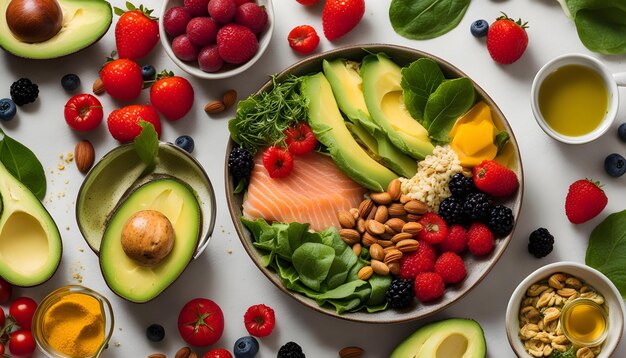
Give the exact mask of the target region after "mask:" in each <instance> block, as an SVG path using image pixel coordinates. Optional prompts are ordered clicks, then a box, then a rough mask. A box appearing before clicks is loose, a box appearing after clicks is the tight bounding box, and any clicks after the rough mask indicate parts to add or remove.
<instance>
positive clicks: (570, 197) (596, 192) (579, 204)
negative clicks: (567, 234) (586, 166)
mask: <svg viewBox="0 0 626 358" xmlns="http://www.w3.org/2000/svg"><path fill="white" fill-rule="evenodd" d="M607 202H608V199H607V197H606V194H604V190H602V189H601V186H600V183H599V182H594V181H591V180H589V179H581V180H577V181H575V182H574V183H572V185H570V187H569V191H568V192H567V197H566V198H565V214H566V215H567V219H569V221H570V222H571V223H572V224H581V223H584V222H585V221H588V220H591V219H593V218H595V217H596V216H597V215H598V214H600V212H601V211H602V210H604V207H606V204H607Z"/></svg>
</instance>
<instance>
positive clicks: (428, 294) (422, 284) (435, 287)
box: [415, 272, 446, 302]
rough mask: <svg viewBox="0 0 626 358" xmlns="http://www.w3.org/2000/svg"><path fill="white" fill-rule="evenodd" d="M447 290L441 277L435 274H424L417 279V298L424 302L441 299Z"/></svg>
mask: <svg viewBox="0 0 626 358" xmlns="http://www.w3.org/2000/svg"><path fill="white" fill-rule="evenodd" d="M445 288H446V286H445V284H444V283H443V279H442V278H441V276H439V275H438V274H436V273H434V272H423V273H420V274H419V275H417V277H415V297H417V299H418V300H420V301H422V302H429V301H434V300H436V299H438V298H440V297H441V296H443V291H444V290H445Z"/></svg>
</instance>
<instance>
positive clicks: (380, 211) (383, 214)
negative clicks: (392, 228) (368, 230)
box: [374, 205, 389, 223]
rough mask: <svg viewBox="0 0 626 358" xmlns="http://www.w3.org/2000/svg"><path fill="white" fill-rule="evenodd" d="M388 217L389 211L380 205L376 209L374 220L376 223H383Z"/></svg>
mask: <svg viewBox="0 0 626 358" xmlns="http://www.w3.org/2000/svg"><path fill="white" fill-rule="evenodd" d="M388 217H389V210H388V209H387V207H386V206H384V205H381V206H379V207H378V208H377V209H376V214H375V215H374V220H376V221H378V222H379V223H384V222H385V221H387V218H388Z"/></svg>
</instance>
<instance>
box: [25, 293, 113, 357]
mask: <svg viewBox="0 0 626 358" xmlns="http://www.w3.org/2000/svg"><path fill="white" fill-rule="evenodd" d="M71 293H81V294H86V295H89V296H91V297H93V298H95V299H97V300H98V302H100V309H101V311H102V317H103V318H104V332H105V336H104V340H103V341H102V344H101V345H100V347H99V348H98V350H97V351H96V353H94V354H93V355H91V356H88V357H86V358H96V357H99V356H100V354H101V353H102V351H103V350H104V348H105V347H106V346H107V344H108V343H109V340H110V339H111V335H112V334H113V327H114V325H115V324H114V323H115V321H114V319H113V308H112V307H111V303H110V302H109V300H107V299H106V297H104V296H102V295H101V294H99V293H98V292H96V291H94V290H92V289H89V288H87V287H85V286H81V285H67V286H63V287H61V288H59V289H56V290H54V291H52V292H50V293H49V294H48V295H47V296H46V297H45V298H44V299H43V300H42V301H41V303H40V304H39V306H38V307H37V310H36V311H35V315H34V317H33V336H34V338H35V342H37V347H39V350H41V351H42V352H43V353H44V354H45V355H46V356H47V357H50V358H74V357H71V356H68V355H65V354H63V353H61V352H58V351H56V350H55V349H54V348H52V346H51V345H50V344H49V343H48V341H47V340H46V339H45V336H44V334H43V322H44V316H45V313H46V312H47V311H48V309H50V307H52V305H53V304H55V303H57V302H58V301H59V300H60V299H61V298H63V297H64V296H67V295H69V294H71Z"/></svg>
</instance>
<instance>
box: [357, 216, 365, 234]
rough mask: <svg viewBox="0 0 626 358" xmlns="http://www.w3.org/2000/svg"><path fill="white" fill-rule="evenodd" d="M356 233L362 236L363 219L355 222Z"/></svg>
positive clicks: (363, 230) (363, 228)
mask: <svg viewBox="0 0 626 358" xmlns="http://www.w3.org/2000/svg"><path fill="white" fill-rule="evenodd" d="M356 231H358V232H359V234H362V233H364V232H365V220H363V218H359V219H358V220H357V221H356Z"/></svg>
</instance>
